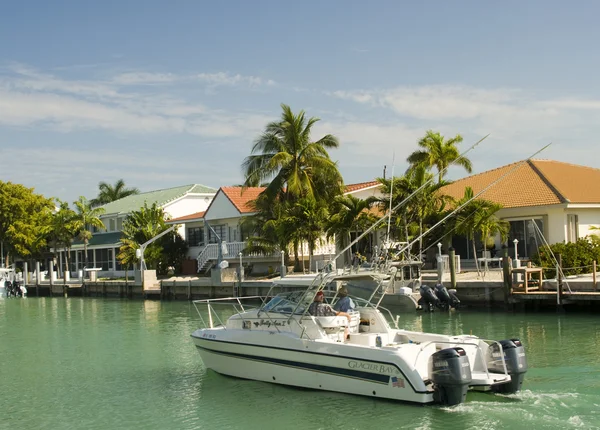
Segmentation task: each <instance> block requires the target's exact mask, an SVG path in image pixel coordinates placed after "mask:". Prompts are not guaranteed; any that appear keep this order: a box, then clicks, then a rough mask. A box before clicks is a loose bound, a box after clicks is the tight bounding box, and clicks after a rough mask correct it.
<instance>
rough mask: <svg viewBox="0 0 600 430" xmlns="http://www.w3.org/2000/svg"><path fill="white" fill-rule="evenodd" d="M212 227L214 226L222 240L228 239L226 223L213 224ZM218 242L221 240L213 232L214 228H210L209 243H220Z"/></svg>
mask: <svg viewBox="0 0 600 430" xmlns="http://www.w3.org/2000/svg"><path fill="white" fill-rule="evenodd" d="M211 227H212V228H213V230H214V231H215V233H217V235H218V236H219V237H220V238H221V240H227V226H226V225H225V224H223V225H211ZM218 242H219V240H218V239H217V237H216V236H215V234H214V233H213V232H212V230H211V229H210V228H209V229H208V243H218Z"/></svg>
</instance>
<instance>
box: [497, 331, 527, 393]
mask: <svg viewBox="0 0 600 430" xmlns="http://www.w3.org/2000/svg"><path fill="white" fill-rule="evenodd" d="M498 343H499V344H500V345H501V346H502V352H504V354H503V353H502V352H501V351H500V347H499V346H498ZM498 343H493V344H491V345H490V348H489V349H488V370H489V371H490V372H494V373H504V366H503V365H502V362H503V361H504V363H506V371H507V372H508V374H509V375H510V382H507V383H506V384H500V385H493V386H492V391H494V392H496V393H502V394H512V393H516V392H517V391H520V390H521V386H522V385H523V379H525V373H526V372H527V357H526V356H525V348H524V347H523V344H522V343H521V341H520V340H519V339H506V340H501V341H499V342H498Z"/></svg>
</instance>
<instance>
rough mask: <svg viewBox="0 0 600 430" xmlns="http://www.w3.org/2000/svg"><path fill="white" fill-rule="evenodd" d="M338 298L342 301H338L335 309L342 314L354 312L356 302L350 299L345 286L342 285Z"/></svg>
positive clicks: (334, 306)
mask: <svg viewBox="0 0 600 430" xmlns="http://www.w3.org/2000/svg"><path fill="white" fill-rule="evenodd" d="M338 296H340V299H339V300H338V301H337V303H336V304H335V305H333V309H334V310H336V311H341V312H349V311H353V310H354V302H353V301H352V299H351V298H350V297H348V290H347V289H346V286H345V285H342V286H341V287H340V289H339V290H338Z"/></svg>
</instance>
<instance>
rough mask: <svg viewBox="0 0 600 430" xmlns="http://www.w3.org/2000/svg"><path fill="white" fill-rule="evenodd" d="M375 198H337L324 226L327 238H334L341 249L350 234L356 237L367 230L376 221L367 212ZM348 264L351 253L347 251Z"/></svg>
mask: <svg viewBox="0 0 600 430" xmlns="http://www.w3.org/2000/svg"><path fill="white" fill-rule="evenodd" d="M376 202H377V198H375V197H369V198H367V199H364V200H363V199H359V198H357V197H354V196H352V195H346V196H339V197H337V198H336V199H335V200H334V202H333V205H332V208H331V210H330V212H331V213H332V215H331V217H330V219H329V222H328V223H327V226H326V232H327V236H328V237H332V236H335V239H336V242H337V245H338V247H339V248H341V249H343V248H345V247H347V246H348V244H349V243H350V241H351V233H352V232H354V233H355V234H356V236H358V232H359V231H361V230H364V229H366V228H368V227H369V226H370V225H372V224H373V223H374V222H375V221H376V217H375V215H373V214H372V213H370V212H369V210H370V209H371V208H372V207H373V205H374V204H375V203H376ZM346 257H347V258H348V260H347V261H348V262H350V261H351V260H352V251H351V250H350V249H349V250H348V255H346Z"/></svg>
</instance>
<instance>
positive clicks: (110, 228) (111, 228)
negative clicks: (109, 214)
mask: <svg viewBox="0 0 600 430" xmlns="http://www.w3.org/2000/svg"><path fill="white" fill-rule="evenodd" d="M108 224H109V226H108V231H115V229H116V226H117V222H116V220H115V219H114V218H111V219H110V221H109V222H108Z"/></svg>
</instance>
